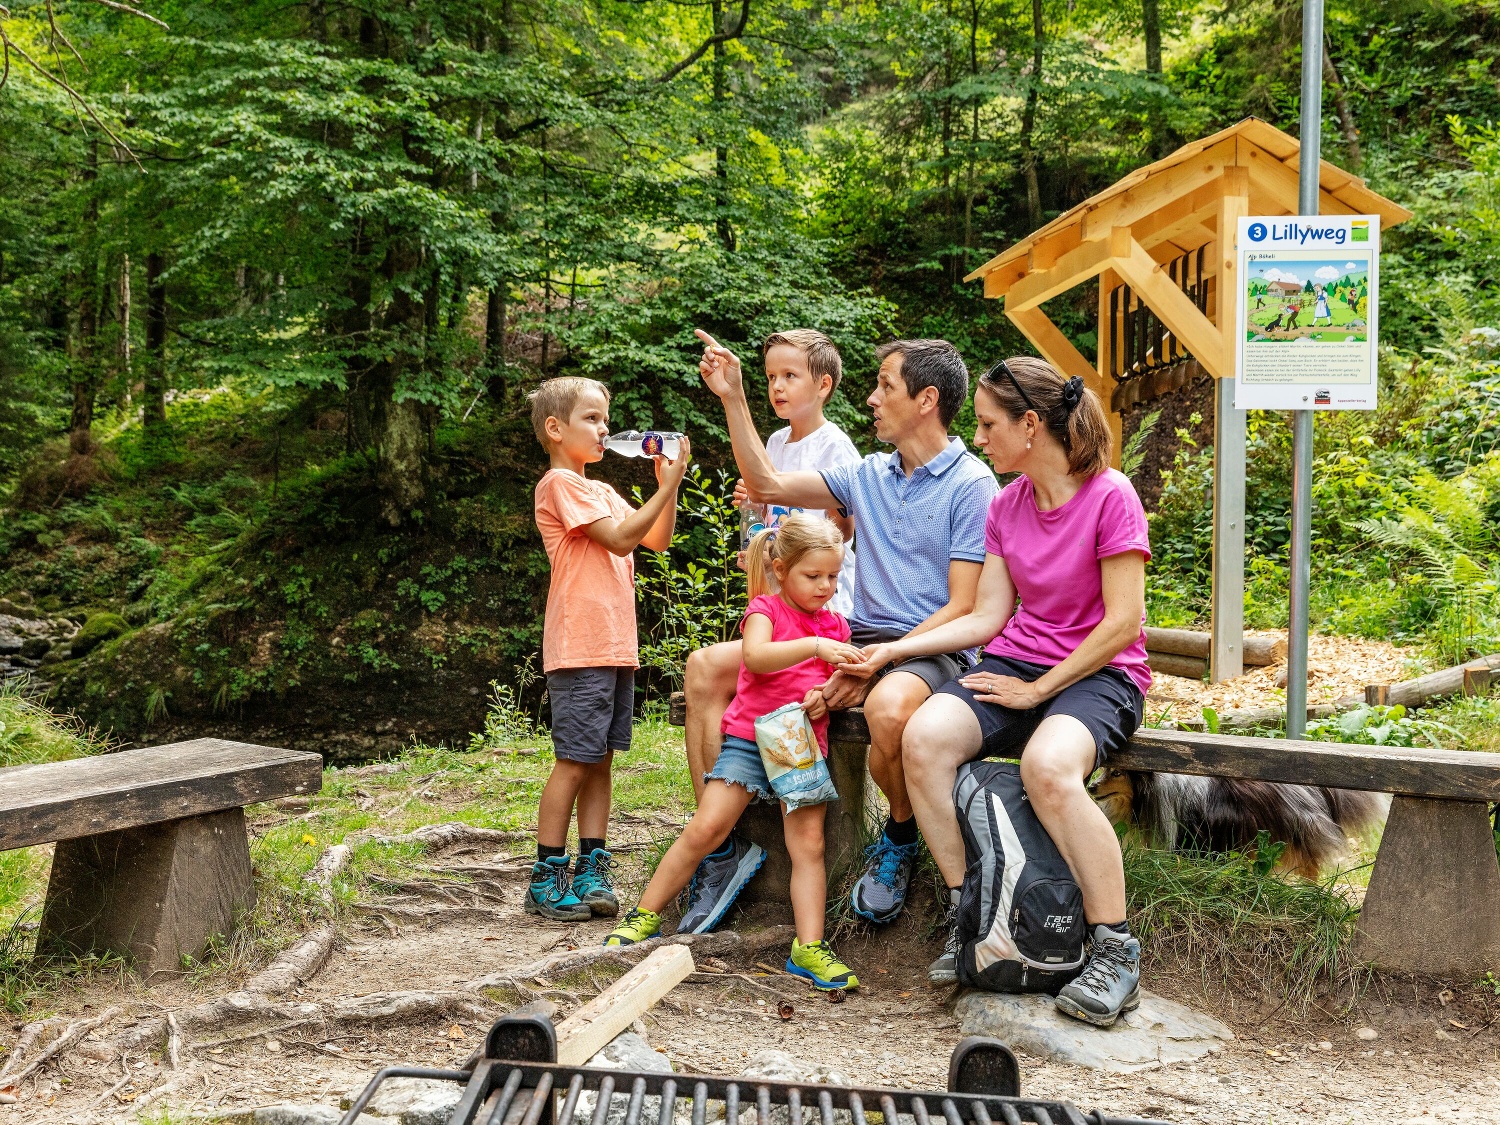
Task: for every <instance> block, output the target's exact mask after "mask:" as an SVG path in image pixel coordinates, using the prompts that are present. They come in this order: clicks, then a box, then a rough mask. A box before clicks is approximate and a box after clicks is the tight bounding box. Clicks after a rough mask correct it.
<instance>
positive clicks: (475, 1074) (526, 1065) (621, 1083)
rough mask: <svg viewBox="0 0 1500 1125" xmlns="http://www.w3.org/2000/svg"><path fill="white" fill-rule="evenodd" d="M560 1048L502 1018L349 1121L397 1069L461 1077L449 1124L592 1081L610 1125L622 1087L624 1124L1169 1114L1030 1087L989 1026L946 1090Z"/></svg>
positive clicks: (1099, 1119)
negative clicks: (779, 1075)
mask: <svg viewBox="0 0 1500 1125" xmlns="http://www.w3.org/2000/svg"><path fill="white" fill-rule="evenodd" d="M556 1057H557V1041H556V1036H555V1034H554V1032H553V1028H552V1024H551V1023H550V1022H549V1021H547V1020H545V1019H542V1018H540V1017H535V1016H528V1017H521V1018H514V1017H502V1018H501V1019H500V1020H498V1021H497V1022H496V1023H495V1026H494V1027H492V1028H491V1029H490V1033H489V1035H488V1037H487V1038H486V1040H485V1048H484V1051H483V1053H482V1055H481V1057H480V1058H479V1059H478V1060H477V1061H476V1062H475V1064H474V1066H473V1068H472V1069H471V1070H435V1069H430V1068H426V1067H414V1066H393V1067H387V1068H385V1069H384V1070H382V1071H380V1072H379V1073H378V1074H376V1075H375V1077H374V1078H373V1079H371V1081H370V1084H369V1085H368V1086H366V1087H365V1089H364V1091H363V1092H362V1093H361V1094H360V1096H359V1097H358V1098H357V1099H356V1100H355V1101H354V1103H353V1104H352V1105H351V1106H350V1107H349V1111H348V1112H347V1113H346V1114H345V1115H344V1118H343V1121H342V1122H340V1125H354V1122H355V1121H356V1120H357V1119H358V1118H359V1115H360V1113H361V1112H362V1111H363V1110H364V1108H365V1106H367V1105H368V1104H369V1103H370V1099H371V1098H373V1097H374V1096H375V1093H376V1091H377V1090H378V1089H379V1087H380V1085H381V1083H382V1082H384V1081H386V1080H387V1079H389V1078H428V1079H438V1080H442V1081H449V1082H454V1083H458V1084H461V1085H462V1086H463V1087H464V1090H463V1095H462V1097H461V1098H460V1100H459V1102H458V1104H457V1105H456V1106H455V1107H454V1109H453V1112H452V1114H451V1115H450V1116H449V1118H448V1125H556V1123H557V1122H561V1123H562V1125H572V1123H573V1122H574V1118H575V1116H576V1114H577V1110H578V1102H579V1098H580V1097H581V1096H582V1095H583V1093H584V1091H586V1090H591V1091H597V1092H598V1099H597V1101H596V1103H595V1105H594V1110H593V1116H592V1119H591V1121H590V1123H589V1125H606V1122H607V1120H608V1118H609V1115H610V1109H611V1103H612V1102H614V1100H615V1098H617V1097H625V1098H628V1099H629V1101H628V1104H627V1108H626V1110H625V1119H624V1125H674V1123H675V1122H676V1121H677V1120H678V1117H677V1115H678V1113H679V1108H678V1103H679V1102H681V1103H685V1105H684V1108H686V1109H687V1111H688V1113H689V1114H690V1119H691V1125H705V1122H707V1121H708V1120H709V1117H708V1114H709V1112H710V1110H711V1109H712V1110H713V1111H714V1120H719V1113H718V1110H719V1109H720V1107H722V1109H723V1115H724V1116H723V1118H722V1120H724V1121H725V1122H728V1123H730V1125H733V1123H735V1122H737V1121H738V1120H739V1118H740V1115H741V1114H742V1113H743V1112H745V1111H746V1110H749V1109H752V1108H753V1109H754V1111H755V1125H772V1121H771V1110H772V1107H773V1106H785V1107H786V1109H787V1120H788V1121H789V1122H790V1123H791V1125H838V1123H839V1121H840V1118H842V1116H843V1114H847V1115H848V1116H847V1118H843V1120H846V1121H848V1122H850V1123H851V1125H872V1123H871V1121H870V1115H871V1114H875V1113H878V1114H880V1115H881V1121H882V1122H883V1125H1022V1123H1023V1122H1032V1123H1034V1125H1166V1123H1164V1122H1154V1121H1146V1120H1143V1119H1141V1118H1133V1117H1112V1116H1108V1115H1106V1114H1104V1113H1103V1112H1101V1111H1097V1110H1096V1111H1094V1112H1092V1113H1083V1112H1081V1111H1080V1110H1079V1109H1078V1108H1077V1107H1075V1106H1074V1105H1072V1103H1070V1102H1066V1101H1058V1100H1052V1099H1045V1098H1041V1099H1039V1098H1027V1097H1021V1096H1020V1095H1019V1091H1020V1068H1019V1067H1018V1066H1017V1064H1016V1061H1015V1056H1014V1055H1012V1054H1011V1052H1010V1049H1009V1048H1008V1047H1006V1046H1005V1045H1004V1044H1003V1043H1001V1042H1000V1041H999V1040H995V1039H985V1038H980V1037H973V1038H969V1039H965V1040H964V1041H963V1042H961V1043H960V1044H959V1045H958V1047H957V1048H956V1049H955V1050H954V1052H953V1057H952V1060H951V1063H950V1066H949V1081H948V1084H949V1086H950V1089H949V1090H948V1091H945V1092H936V1091H931V1090H889V1089H881V1088H879V1087H868V1086H829V1085H824V1084H821V1083H816V1082H781V1081H774V1080H770V1079H761V1078H717V1077H713V1076H711V1075H706V1074H654V1073H646V1072H641V1071H630V1070H614V1069H611V1070H602V1069H591V1068H589V1067H577V1066H562V1065H559V1064H558V1063H556V1062H554V1061H553V1060H554V1059H555V1058H556ZM559 1097H560V1098H561V1099H562V1104H561V1107H560V1108H559V1107H558V1105H557V1100H558V1098H559ZM647 1097H654V1098H659V1099H660V1110H659V1111H658V1112H657V1114H656V1119H655V1120H654V1121H652V1120H648V1119H646V1113H645V1100H646V1098H647ZM809 1113H811V1114H812V1117H811V1120H809V1119H808V1117H807V1115H808V1114H809ZM836 1115H838V1116H836ZM903 1119H904V1120H903Z"/></svg>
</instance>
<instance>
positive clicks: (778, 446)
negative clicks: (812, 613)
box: [766, 421, 861, 618]
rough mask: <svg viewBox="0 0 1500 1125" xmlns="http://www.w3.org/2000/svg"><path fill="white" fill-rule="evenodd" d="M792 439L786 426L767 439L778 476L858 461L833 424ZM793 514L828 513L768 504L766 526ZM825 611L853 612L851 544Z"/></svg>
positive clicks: (843, 434) (819, 510)
mask: <svg viewBox="0 0 1500 1125" xmlns="http://www.w3.org/2000/svg"><path fill="white" fill-rule="evenodd" d="M791 437H792V428H791V427H790V426H786V427H783V428H782V429H779V430H777V431H776V432H775V433H774V434H772V435H771V436H770V437H768V438H767V439H766V456H768V457H769V458H770V459H771V467H772V468H774V469H775V470H776V471H777V472H779V473H795V472H817V471H818V470H819V469H831V468H833V467H834V466H836V465H848V464H854V465H857V464H859V462H860V461H861V457H860V455H859V450H857V449H855V448H854V443H853V442H852V441H850V440H849V435H848V434H846V433H844V431H843V430H841V429H839V428H838V427H837V426H835V425H834V424H833V423H832V422H828V421H825V422H824V423H823V424H822V425H821V426H819V427H818V428H817V429H816V430H814V431H813V432H812V433H810V434H808V435H807V436H806V437H805V438H803V439H802V440H801V441H792V440H791ZM793 512H807V513H809V514H810V515H814V516H825V515H828V514H829V513H828V512H827V511H825V510H824V509H822V508H785V507H782V506H781V505H779V504H771V505H768V506H767V508H766V526H767V527H776V526H778V525H780V523H781V521H782V520H784V519H786V517H787V516H789V515H791V514H792V513H793ZM857 530H858V529H856V531H857ZM828 608H829V609H831V610H833V611H834V612H835V613H841V614H843V615H844V617H846V618H847V617H848V616H849V615H850V614H851V613H853V612H854V544H853V542H850V543H848V544H846V545H845V548H844V566H843V569H842V570H840V571H839V588H838V592H837V593H835V594H834V595H833V598H832V599H831V600H830V601H829V603H828Z"/></svg>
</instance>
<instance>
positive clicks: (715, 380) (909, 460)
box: [679, 331, 999, 931]
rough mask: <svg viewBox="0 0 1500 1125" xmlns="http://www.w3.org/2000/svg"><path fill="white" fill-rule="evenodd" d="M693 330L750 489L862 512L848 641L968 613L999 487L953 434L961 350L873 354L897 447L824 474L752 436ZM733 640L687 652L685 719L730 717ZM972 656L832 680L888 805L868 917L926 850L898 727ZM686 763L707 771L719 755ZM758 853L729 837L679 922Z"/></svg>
mask: <svg viewBox="0 0 1500 1125" xmlns="http://www.w3.org/2000/svg"><path fill="white" fill-rule="evenodd" d="M698 336H699V338H700V339H702V340H703V342H704V344H705V345H706V346H705V348H704V352H703V361H702V363H701V364H700V366H699V370H700V372H701V373H702V375H703V380H704V382H705V383H706V384H707V385H708V388H709V389H710V390H711V391H713V392H714V393H715V394H716V395H718V396H719V398H720V400H721V401H722V402H723V403H724V411H725V414H726V416H727V418H728V422H729V436H730V440H731V442H732V443H733V446H734V458H735V462H736V463H737V464H738V466H739V470H740V473H741V475H742V476H743V477H744V479H745V487H746V489H747V490H748V491H749V494H750V498H751V500H753V501H755V502H756V503H762V504H779V505H784V506H786V507H796V508H823V509H831V508H838V509H841V510H842V511H843V512H844V513H845V514H847V515H851V516H853V517H854V527H855V535H856V537H857V539H858V542H859V569H858V570H857V571H856V573H855V580H854V613H853V619H852V621H851V622H850V624H851V626H852V628H853V638H852V640H853V642H854V643H855V644H858V645H872V644H877V643H880V642H882V641H889V640H894V639H897V638H899V637H903V636H906V635H908V634H910V633H914V632H915V633H920V632H926V631H927V630H928V629H931V628H933V627H935V626H937V625H941V624H943V623H944V622H947V621H951V620H952V619H954V618H955V617H961V616H962V615H964V614H965V613H968V612H969V610H970V609H971V608H972V606H973V604H974V592H975V589H976V588H977V585H978V582H979V571H980V568H981V566H982V564H983V562H984V554H985V547H984V521H985V516H986V514H987V513H988V511H989V505H990V501H991V500H993V499H994V497H995V495H996V493H997V492H998V491H999V486H998V484H997V483H996V481H995V477H994V474H993V473H991V472H990V470H989V469H988V468H987V467H986V466H985V465H984V464H983V463H982V462H981V461H980V460H979V459H978V458H977V457H975V456H974V455H973V454H971V453H969V452H968V451H967V449H966V448H965V447H964V443H963V441H962V440H961V439H959V438H956V437H950V436H949V435H948V427H949V425H951V424H952V422H953V419H954V417H955V416H956V415H957V414H958V411H959V408H960V407H961V406H962V405H963V403H964V401H965V399H966V398H967V397H968V393H969V372H968V368H967V367H966V366H965V365H964V361H963V357H962V356H961V355H959V353H958V349H957V348H955V347H954V346H953V345H952V344H950V343H948V342H947V341H945V340H897V341H895V342H893V343H890V344H886V345H885V346H884V347H882V348H881V349H880V350H879V351H878V352H877V353H876V357H877V358H878V359H879V360H880V371H879V375H878V377H877V380H876V386H875V390H874V392H873V393H872V394H871V395H870V397H869V398H868V399H867V400H866V403H867V405H868V406H869V407H870V409H871V411H872V412H873V414H874V418H875V436H876V438H878V439H879V440H880V441H882V442H886V443H888V444H890V445H894V446H895V447H896V451H895V452H894V453H872V454H871V455H870V456H868V457H866V458H865V459H864V460H863V461H861V462H860V463H858V464H851V465H842V466H839V467H837V468H833V469H825V470H821V471H818V472H777V471H776V470H775V469H773V468H772V466H771V462H770V459H769V458H768V457H767V456H766V451H765V446H764V445H762V444H761V440H760V437H759V435H758V434H757V433H756V430H755V422H754V419H753V418H752V416H751V414H750V404H749V403H748V402H747V401H746V399H745V391H744V384H743V378H742V374H741V371H740V362H739V360H738V359H737V358H736V357H735V356H734V354H733V353H732V352H730V351H729V350H728V349H726V348H722V347H720V346H719V345H718V343H716V342H715V341H714V339H713V338H712V337H711V336H709V335H708V334H707V333H706V332H701V331H700V332H699V333H698ZM867 560H868V561H867ZM731 646H732V647H734V648H738V642H730V644H727V645H715V646H713V649H711V650H705V651H704V653H703V655H704V656H707V655H708V654H709V653H710V652H715V650H724V651H723V652H722V653H720V652H715V655H714V657H713V658H712V659H708V660H698V661H696V662H690V665H689V673H690V674H689V676H688V679H687V682H686V684H685V685H684V686H685V688H686V694H687V707H688V713H689V714H688V722H689V723H690V724H692V723H693V722H694V721H695V720H697V721H698V722H699V723H700V724H703V723H705V722H707V720H709V719H711V718H713V716H714V714H715V713H717V714H718V715H722V714H723V712H724V709H725V708H726V707H727V706H728V704H729V701H730V700H731V699H732V698H733V697H734V688H735V680H736V675H737V673H738V670H739V654H738V653H737V652H736V653H733V654H730V653H729V652H728V650H729V648H730V647H731ZM697 655H698V654H695V656H697ZM731 655H732V659H728V657H730V656H731ZM969 662H970V654H968V653H948V654H945V655H941V656H932V657H925V658H920V659H916V660H908V661H905V662H903V663H901V664H899V665H893V666H887V667H886V668H884V669H880V670H878V671H877V670H875V669H868V670H861V672H859V673H855V672H843V671H841V672H837V673H835V674H834V676H833V677H832V678H831V679H830V680H829V681H828V683H827V684H826V685H825V687H824V689H823V697H824V699H825V700H826V701H827V703H828V706H829V707H830V708H834V709H837V708H843V707H856V706H859V705H860V704H861V703H862V704H863V705H864V711H865V719H866V722H867V723H868V724H869V727H870V776H871V777H873V778H874V780H875V783H876V784H877V785H878V786H880V789H881V792H883V793H884V794H885V796H886V800H887V802H888V803H889V805H890V817H889V818H888V819H887V821H886V824H885V830H884V831H883V832H882V833H881V838H880V839H879V840H878V841H877V842H876V843H874V844H872V845H871V846H870V847H869V848H868V849H867V851H866V856H867V859H868V861H869V862H868V866H867V867H866V870H865V872H864V875H863V876H862V877H861V878H860V880H859V882H858V883H857V884H856V885H855V887H854V892H853V895H852V905H853V907H854V911H855V913H857V914H859V915H860V916H861V917H862V918H866V919H868V920H870V921H872V922H889V921H890V920H892V919H893V918H895V917H896V915H897V914H899V913H900V911H901V908H902V906H903V905H904V904H905V902H906V891H907V887H908V885H909V883H910V880H911V872H912V867H913V865H914V864H915V862H916V856H917V824H916V820H915V819H914V817H913V813H912V807H911V801H910V800H909V799H908V797H907V793H906V780H905V776H904V774H903V772H902V767H901V735H902V732H903V731H904V730H905V729H906V722H907V720H908V719H910V718H911V716H912V715H913V714H914V713H915V712H916V710H917V708H918V707H920V706H921V705H922V703H923V702H924V701H925V700H926V699H927V697H928V696H930V695H931V694H932V693H933V692H934V691H936V690H937V689H938V688H939V687H941V686H942V685H943V684H944V683H946V682H947V681H948V680H950V679H953V678H954V677H956V676H957V675H958V674H959V673H961V672H962V671H964V670H965V669H966V668H967V667H968V665H969ZM695 712H696V714H695ZM714 725H715V726H716V725H717V724H714ZM700 753H701V752H700ZM691 765H692V768H694V769H699V768H703V769H705V770H706V769H707V768H710V767H711V766H712V762H711V761H706V762H702V763H700V762H692V763H691ZM761 858H762V856H761V855H760V854H759V849H758V848H755V847H754V846H753V845H750V844H748V842H746V841H742V840H739V839H738V838H737V837H736V836H734V835H733V834H731V835H730V838H729V839H728V840H727V841H725V843H724V845H723V846H722V847H721V848H720V849H719V851H718V852H716V853H715V854H714V855H712V856H709V857H708V859H706V860H704V861H703V865H702V866H701V867H700V868H699V870H698V874H697V875H696V876H695V878H694V881H693V884H692V887H691V888H690V899H691V901H690V904H689V907H688V910H687V911H686V912H685V913H684V915H683V920H682V924H681V925H680V927H679V928H680V929H681V930H683V931H693V930H699V931H701V930H706V929H711V928H712V927H713V926H714V925H716V924H717V923H718V921H719V919H720V918H722V917H723V915H724V912H725V910H727V909H728V906H729V904H730V902H732V901H733V899H734V897H735V896H737V895H738V894H739V892H740V890H741V888H743V886H744V885H745V883H746V882H748V881H749V879H750V877H751V876H752V875H754V874H755V871H756V870H757V869H758V868H759V866H760V859H761Z"/></svg>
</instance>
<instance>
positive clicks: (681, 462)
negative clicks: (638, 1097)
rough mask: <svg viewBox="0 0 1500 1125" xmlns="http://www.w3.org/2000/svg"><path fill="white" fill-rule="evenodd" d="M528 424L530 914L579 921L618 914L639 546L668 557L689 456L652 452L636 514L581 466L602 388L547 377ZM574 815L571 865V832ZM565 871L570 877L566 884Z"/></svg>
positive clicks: (589, 454) (590, 445)
mask: <svg viewBox="0 0 1500 1125" xmlns="http://www.w3.org/2000/svg"><path fill="white" fill-rule="evenodd" d="M530 398H531V424H532V427H533V429H535V430H536V436H537V440H538V441H540V442H541V443H542V448H543V449H545V450H546V451H547V456H548V458H549V459H550V460H551V468H549V469H548V470H547V472H546V474H545V475H544V476H543V477H542V479H541V480H540V481H539V482H538V483H537V486H536V526H537V530H538V531H540V532H541V535H542V545H543V546H544V547H545V548H546V549H547V560H548V562H550V563H551V564H552V581H551V585H550V588H549V589H548V592H547V616H546V618H545V621H544V623H543V626H542V668H543V670H544V671H545V672H546V674H547V694H548V697H549V698H550V699H551V702H552V747H553V753H554V754H555V755H556V760H555V761H554V762H553V765H552V774H551V776H550V777H548V778H547V784H546V787H545V788H543V790H542V797H541V803H540V805H539V807H538V809H537V833H536V839H537V844H536V865H535V866H534V867H532V869H531V886H530V887H529V888H528V890H527V893H526V911H527V913H529V914H540V915H541V916H542V917H544V918H555V919H559V920H561V921H568V922H575V921H581V920H583V919H586V918H589V917H592V916H593V915H596V914H597V915H603V916H606V917H613V916H614V915H615V914H616V913H617V912H618V911H619V901H618V899H617V898H616V897H615V891H614V886H613V885H612V884H611V882H610V877H609V867H610V858H611V857H610V853H609V851H608V850H607V849H606V848H605V846H604V845H605V832H606V830H607V828H608V825H609V806H610V765H611V762H612V761H613V759H614V753H615V751H616V750H629V749H630V733H631V711H632V708H633V705H634V702H635V670H636V668H638V667H639V666H640V661H639V659H638V656H637V649H636V626H635V565H634V562H633V559H632V552H633V551H634V550H635V548H636V547H639V546H644V547H649V548H650V549H651V550H653V551H665V550H666V549H667V547H668V546H670V545H671V542H672V532H673V529H674V527H675V525H676V521H677V490H678V488H679V487H680V486H681V484H682V478H683V477H684V476H685V475H686V473H687V466H688V461H689V459H690V457H691V455H692V450H691V449H690V447H689V445H688V440H687V438H683V439H682V443H681V447H680V449H679V450H678V455H677V457H676V459H675V460H668V459H667V458H666V457H663V456H657V457H654V458H653V460H654V461H655V462H656V479H657V483H658V484H659V485H660V487H659V488H658V489H657V490H656V495H654V496H652V497H651V499H650V500H647V501H646V503H644V504H642V505H641V507H640V508H639V509H635V508H632V507H631V506H630V505H629V504H627V503H626V502H625V501H624V500H623V499H622V498H621V496H620V494H619V493H618V492H616V491H615V490H614V489H613V488H611V487H610V486H609V485H607V484H605V483H604V482H603V481H596V480H589V479H588V477H587V476H586V475H585V470H586V469H587V467H588V466H589V465H590V464H593V463H594V462H596V461H598V460H600V459H601V458H603V456H604V440H605V438H606V437H608V436H609V390H608V388H606V387H605V386H604V384H603V383H599V382H596V381H595V380H593V379H581V378H562V379H548V380H547V381H546V382H545V383H543V384H542V385H541V386H540V387H538V388H537V389H536V390H535V391H533V392H532V394H531V396H530ZM575 805H576V806H577V808H578V853H579V854H578V861H577V863H576V865H573V868H572V871H571V873H570V871H569V866H570V857H569V856H568V847H567V844H568V825H569V823H570V822H571V821H572V819H573V809H574V806H575ZM570 874H571V878H570Z"/></svg>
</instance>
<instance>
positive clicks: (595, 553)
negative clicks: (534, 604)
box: [536, 469, 640, 672]
mask: <svg viewBox="0 0 1500 1125" xmlns="http://www.w3.org/2000/svg"><path fill="white" fill-rule="evenodd" d="M633 510H634V509H632V508H631V506H630V505H629V504H627V503H625V501H624V500H623V499H621V497H620V494H619V493H618V492H616V491H615V490H614V489H613V488H611V487H610V486H609V485H607V484H605V483H604V482H603V481H600V480H589V479H588V478H587V477H581V476H579V475H578V474H577V473H575V472H573V471H572V470H571V469H549V470H547V474H546V475H545V476H544V477H542V479H541V480H540V481H538V482H537V486H536V526H537V530H538V531H540V532H541V533H542V546H544V547H546V548H547V559H548V561H549V562H551V564H552V584H551V587H550V588H549V589H548V591H547V617H546V620H545V621H544V622H543V624H542V670H543V671H546V672H552V671H555V670H557V669H558V668H639V667H640V660H639V657H638V655H637V649H636V633H635V558H634V556H632V555H626V556H624V557H623V558H622V557H621V556H619V555H617V554H615V553H614V552H612V551H608V550H606V549H605V548H603V547H601V546H600V545H599V544H598V543H595V542H594V541H593V540H592V539H590V538H589V537H588V533H587V532H585V531H584V528H586V527H588V525H589V524H591V523H594V522H595V521H597V520H602V519H609V518H611V517H612V518H614V519H617V520H620V519H624V518H625V517H626V516H628V515H630V513H631V512H632V511H633Z"/></svg>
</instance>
